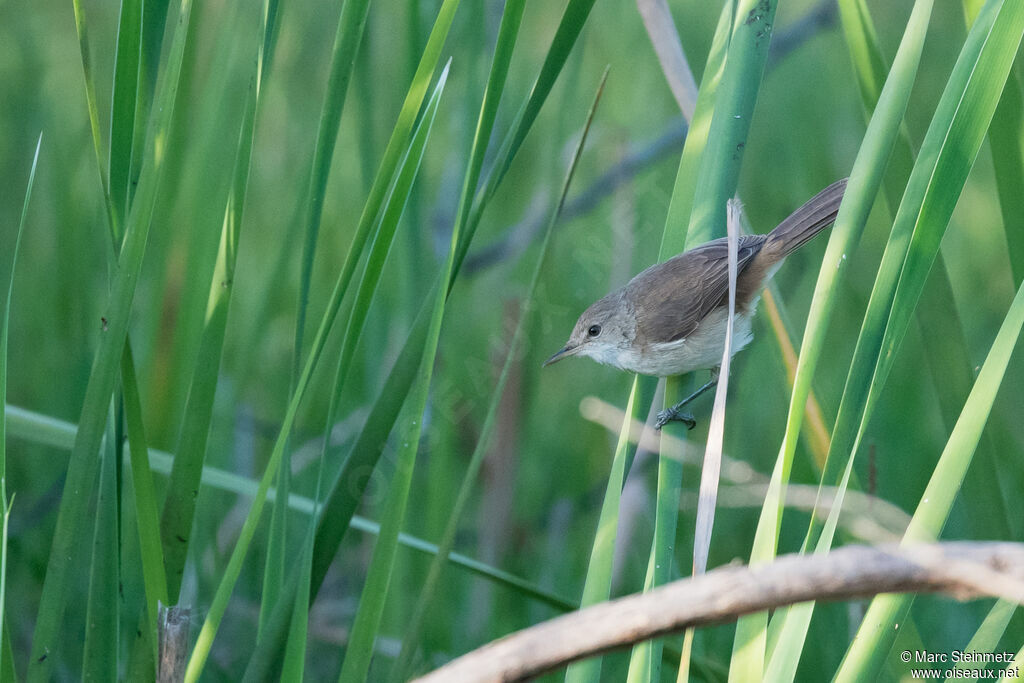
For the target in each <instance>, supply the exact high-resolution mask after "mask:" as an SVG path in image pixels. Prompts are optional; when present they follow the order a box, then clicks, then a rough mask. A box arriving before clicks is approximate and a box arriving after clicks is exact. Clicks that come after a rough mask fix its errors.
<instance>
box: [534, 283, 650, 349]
mask: <svg viewBox="0 0 1024 683" xmlns="http://www.w3.org/2000/svg"><path fill="white" fill-rule="evenodd" d="M635 338H636V316H635V314H634V312H633V309H632V306H630V305H629V301H628V300H627V299H626V297H625V294H624V292H623V290H619V291H617V292H612V293H611V294H609V295H608V296H606V297H604V298H603V299H601V300H599V301H597V302H595V303H594V304H593V305H591V306H590V308H588V309H587V310H585V311H584V312H583V315H581V316H580V317H579V320H577V321H576V326H575V327H573V330H572V334H570V335H569V341H567V342H566V344H565V346H564V347H563V348H562V349H561V350H559V351H558V352H557V353H556V354H554V355H553V356H551V358H548V359H547V360H546V361H544V365H545V366H548V365H551V364H552V363H557V362H558V361H560V360H562V359H563V358H567V357H569V356H589V357H590V358H592V359H594V360H596V361H597V362H598V363H604V364H605V365H612V366H614V367H617V368H622V367H623V364H622V361H623V360H624V359H623V358H622V355H623V354H626V353H628V352H629V350H630V349H631V348H632V345H633V340H634V339H635Z"/></svg>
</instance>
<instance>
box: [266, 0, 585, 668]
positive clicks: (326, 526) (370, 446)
mask: <svg viewBox="0 0 1024 683" xmlns="http://www.w3.org/2000/svg"><path fill="white" fill-rule="evenodd" d="M593 2H594V0H569V4H568V5H567V6H566V10H565V12H564V13H563V15H562V20H561V22H560V23H559V27H558V28H557V29H556V31H555V37H554V39H553V40H552V43H551V47H550V48H549V50H548V53H547V56H546V57H545V60H544V64H543V65H542V67H541V72H540V75H539V76H538V78H537V81H536V82H535V84H534V87H533V89H532V90H531V93H530V97H529V99H528V100H527V102H526V104H525V105H524V106H523V108H522V110H521V111H520V114H519V115H518V116H517V117H516V119H515V122H514V124H513V126H512V129H511V131H510V132H509V134H508V136H507V137H506V139H505V141H504V142H503V143H502V145H501V147H500V148H499V151H498V153H497V155H496V161H495V163H494V165H493V166H492V168H491V170H490V171H489V173H488V175H487V177H486V179H485V180H484V181H483V183H482V186H481V189H480V190H479V191H478V192H477V194H476V196H475V198H474V199H473V202H472V205H471V207H470V206H469V205H468V202H469V198H470V197H472V191H473V188H474V187H476V186H477V180H478V179H479V173H480V170H481V169H482V167H483V157H484V154H485V152H486V142H487V140H489V139H490V134H491V132H492V130H493V127H494V120H495V117H496V115H497V106H498V102H499V101H500V98H501V92H502V91H503V89H504V82H505V76H506V75H507V73H508V66H509V65H508V63H501V62H497V61H495V62H492V68H491V73H490V76H489V78H488V85H487V90H486V91H485V94H484V103H483V105H482V106H481V114H480V118H479V120H478V122H477V129H476V133H475V134H474V145H473V147H472V151H471V158H470V163H469V169H470V171H467V176H466V182H464V184H463V193H462V197H461V199H460V203H459V206H460V208H459V210H458V212H457V214H456V215H457V219H456V225H458V226H460V227H459V228H458V229H457V230H456V231H455V232H457V233H458V234H459V235H460V236H461V237H460V243H459V247H458V249H457V251H456V255H455V261H454V263H453V265H452V271H451V277H450V278H449V280H448V281H447V282H446V283H442V282H437V283H435V285H434V288H444V289H445V290H446V293H447V294H446V295H449V294H450V293H451V288H452V286H453V285H454V282H455V278H456V276H457V273H458V270H459V267H460V266H461V263H462V261H463V259H464V258H465V255H466V252H467V251H468V249H469V244H470V242H471V240H472V237H473V235H474V233H475V231H476V228H477V226H478V225H479V222H480V219H481V217H482V215H483V212H484V209H485V208H486V207H487V203H488V202H489V201H490V198H491V197H492V196H493V194H494V192H495V191H496V190H497V187H498V186H499V185H500V183H501V180H502V179H503V178H504V175H505V173H506V172H507V171H508V169H509V167H510V166H511V163H512V158H513V157H514V155H515V153H516V152H517V151H518V149H519V146H520V145H521V143H522V140H523V139H525V137H526V133H527V132H528V131H529V128H530V127H531V126H532V124H533V122H534V121H535V120H536V115H537V113H539V111H540V108H541V106H542V105H543V102H544V100H545V99H546V98H547V96H548V94H549V93H550V92H551V88H552V87H553V86H554V81H555V80H556V79H557V76H558V74H559V72H560V71H561V68H562V66H563V65H564V64H565V60H566V59H567V58H568V55H569V53H570V51H571V50H572V47H573V45H574V44H575V41H576V38H577V37H578V36H579V32H580V30H582V28H583V22H584V21H585V20H586V17H587V14H588V13H589V11H590V7H591V6H592V5H593ZM442 9H443V8H442ZM463 223H464V224H465V225H464V226H463ZM434 292H435V290H434V289H433V288H432V289H431V293H430V294H428V296H427V299H426V302H431V301H433V296H434ZM426 302H425V303H424V305H423V307H422V308H421V309H420V312H419V314H418V315H417V317H416V319H415V320H414V322H413V324H412V329H411V330H410V332H409V334H408V336H407V339H406V341H405V344H404V346H403V347H402V350H401V352H400V353H399V356H398V359H397V360H396V361H395V364H394V365H393V366H392V368H391V371H390V373H389V374H388V377H387V379H386V381H385V383H384V388H383V389H382V390H381V392H380V394H378V398H377V399H376V401H375V402H374V404H373V407H372V408H371V410H370V415H369V416H368V417H367V420H366V423H365V425H364V427H363V429H362V431H361V432H360V434H359V436H358V438H357V440H356V443H355V444H354V445H353V447H352V448H351V450H350V451H349V456H348V457H347V458H346V459H345V461H344V463H343V465H342V469H341V471H340V472H339V473H338V475H336V476H335V478H334V481H333V483H332V486H331V488H330V490H329V492H328V494H327V497H326V499H325V503H324V512H323V514H322V515H321V520H320V523H319V528H318V530H317V538H316V545H315V548H314V558H313V580H312V582H311V588H310V597H311V599H312V598H313V597H315V595H316V593H317V591H318V590H319V589H320V585H321V583H322V582H323V578H324V576H325V575H326V572H327V568H328V567H329V566H330V564H331V561H332V560H333V559H334V555H335V554H336V552H337V549H338V547H339V545H340V544H341V539H342V537H343V536H344V534H345V532H346V531H347V529H348V526H349V520H351V519H352V516H353V514H354V513H355V508H356V506H357V505H358V503H359V500H360V499H361V497H362V487H363V486H365V484H366V483H367V478H366V477H364V476H362V475H360V476H358V477H352V476H351V473H352V472H357V473H365V472H367V471H372V470H373V466H374V465H375V464H376V462H377V459H378V458H379V457H380V452H381V449H382V448H383V444H384V443H385V442H386V441H387V438H388V436H389V435H390V433H391V431H392V427H393V426H394V423H395V420H396V419H397V418H398V412H399V410H400V408H401V406H402V403H403V400H404V397H405V396H407V395H408V393H409V389H410V387H411V386H412V383H413V381H414V379H415V377H416V372H417V370H418V369H419V363H420V360H421V359H422V353H421V351H422V348H423V344H424V343H425V342H426V338H427V325H428V323H429V321H430V312H431V308H430V305H429V303H426ZM350 482H354V484H355V486H354V487H352V488H350V487H349V486H348V485H347V484H348V483H350ZM342 483H346V485H342ZM296 589H297V581H296V580H295V579H294V578H293V580H291V581H290V582H289V586H288V588H287V590H289V591H290V590H296ZM285 595H286V597H287V594H285ZM285 602H287V603H288V605H289V606H290V604H291V603H290V601H288V600H287V599H285ZM289 614H290V611H289V609H286V608H282V607H281V606H280V605H279V607H278V608H277V609H276V610H275V615H274V617H273V618H272V620H271V621H272V626H270V627H268V629H267V631H268V634H267V635H266V637H261V639H260V640H259V642H258V645H257V648H256V652H255V656H254V658H253V659H252V660H251V661H250V663H249V667H248V668H247V671H246V678H247V679H248V680H263V679H266V678H268V677H270V676H271V674H270V673H268V672H269V671H270V669H271V668H272V667H273V662H272V661H271V657H272V654H271V653H273V652H275V651H276V650H277V649H278V648H279V647H280V643H282V642H283V639H284V637H285V630H286V628H287V619H288V615H289Z"/></svg>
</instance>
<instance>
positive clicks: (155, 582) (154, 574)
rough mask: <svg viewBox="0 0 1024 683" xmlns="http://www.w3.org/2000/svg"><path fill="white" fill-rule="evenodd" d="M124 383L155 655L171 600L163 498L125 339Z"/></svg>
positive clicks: (149, 623)
mask: <svg viewBox="0 0 1024 683" xmlns="http://www.w3.org/2000/svg"><path fill="white" fill-rule="evenodd" d="M121 386H122V391H123V394H124V418H125V425H126V431H127V433H128V444H129V449H128V450H129V459H130V462H131V471H132V492H133V493H134V499H133V502H134V504H135V517H136V527H137V528H138V532H139V551H140V553H141V555H142V575H143V582H144V584H145V589H146V615H147V617H148V620H147V627H148V629H149V636H150V638H149V642H150V643H151V645H152V647H153V654H154V657H155V656H156V646H157V643H158V642H159V641H158V640H157V624H158V619H159V614H160V605H166V604H167V575H166V574H165V573H164V554H163V549H162V548H161V547H160V514H159V502H158V499H157V495H156V490H155V489H154V487H153V477H152V476H151V474H150V473H151V468H150V463H149V457H148V454H149V449H148V448H147V447H146V433H145V429H144V426H143V423H142V409H141V398H140V397H139V387H138V383H137V382H136V379H135V361H134V359H133V358H132V349H131V345H130V344H128V343H125V347H124V351H123V353H122V354H121ZM154 661H155V659H154Z"/></svg>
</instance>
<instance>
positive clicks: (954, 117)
mask: <svg viewBox="0 0 1024 683" xmlns="http://www.w3.org/2000/svg"><path fill="white" fill-rule="evenodd" d="M998 9H999V7H998V5H996V4H995V3H990V4H988V5H986V8H985V10H984V12H983V15H982V16H981V17H979V19H978V22H976V24H975V26H974V28H973V29H972V32H971V34H970V35H969V36H968V42H967V43H966V44H965V47H964V50H963V51H962V53H961V58H960V60H958V63H957V67H956V68H955V69H954V74H953V76H951V78H950V83H949V85H947V89H946V92H945V93H944V94H943V101H942V102H940V105H939V108H938V110H937V112H936V116H935V118H934V119H933V122H932V126H931V127H930V128H929V135H928V136H927V137H926V139H925V144H924V146H923V147H922V150H921V155H920V157H919V161H918V163H917V164H916V165H915V167H914V171H913V174H912V176H911V183H910V185H908V189H907V194H906V195H905V196H904V201H903V203H902V204H901V206H900V212H899V213H898V214H897V218H896V223H895V224H894V227H893V236H892V237H891V238H890V242H889V244H888V245H887V247H886V255H885V256H883V264H882V267H881V268H880V270H879V278H878V280H877V281H876V286H875V291H874V292H873V293H872V303H874V304H875V305H874V306H873V305H872V303H869V307H868V314H867V315H866V316H865V323H864V327H863V328H862V332H861V339H859V340H858V348H857V351H855V357H854V365H853V367H852V368H851V371H850V376H849V377H848V380H847V391H844V396H843V402H842V403H841V404H840V418H839V419H838V420H837V428H836V432H835V437H834V439H833V444H832V446H833V448H834V449H837V448H838V449H841V450H846V449H847V448H849V449H850V450H849V453H850V455H849V457H848V459H847V464H846V467H845V472H844V473H843V475H842V483H841V485H840V496H841V495H842V491H843V490H844V489H845V486H846V482H848V480H849V477H850V473H851V470H852V463H853V457H854V454H855V452H856V449H857V444H858V443H859V440H860V438H861V435H862V434H863V432H864V429H865V428H866V423H867V420H868V419H869V418H870V414H871V410H872V407H873V405H874V401H876V400H877V395H878V390H879V388H880V387H881V385H882V384H884V381H885V378H886V377H887V374H888V369H889V368H890V367H891V359H892V357H893V356H894V355H895V354H894V351H895V349H894V348H891V350H890V351H886V350H885V348H881V347H882V345H883V344H884V343H885V339H886V337H888V336H889V335H890V334H891V331H890V329H891V327H892V320H893V317H894V316H897V317H898V318H899V319H900V320H901V321H902V322H900V323H898V324H900V325H902V329H903V331H905V329H906V324H907V323H908V322H909V315H910V313H911V312H912V311H913V310H914V308H915V304H916V299H915V300H913V301H907V300H906V297H902V298H901V299H895V298H893V299H890V297H895V296H896V295H897V294H898V293H899V292H900V288H902V287H905V283H904V281H903V276H902V275H900V276H899V286H897V280H896V279H897V273H898V271H899V263H898V259H899V258H901V257H902V254H903V253H906V254H907V257H906V258H907V263H906V264H904V265H903V269H904V272H906V268H907V264H909V263H910V262H911V260H912V259H913V260H915V261H919V259H920V258H921V257H922V254H921V251H922V250H921V248H920V247H915V244H916V243H918V242H919V241H920V240H921V239H922V238H921V237H920V234H921V233H922V232H929V233H931V236H930V237H928V238H926V239H934V240H935V242H934V247H935V250H937V247H938V241H937V240H938V239H940V238H941V234H942V232H943V231H944V230H945V226H946V224H947V222H948V220H949V216H950V214H951V213H952V209H953V206H954V205H955V202H956V199H957V197H958V196H959V193H960V189H961V188H962V186H963V182H964V180H965V179H966V176H967V173H968V171H969V170H970V167H971V165H972V164H973V161H974V159H975V157H976V155H977V150H978V147H980V143H981V140H982V139H983V137H984V134H985V130H986V129H987V127H988V123H989V120H990V119H991V116H992V110H993V109H994V107H995V99H998V94H999V91H1000V90H1001V89H1002V83H1003V82H1004V81H1005V78H1006V73H1008V70H1009V64H1008V63H1007V64H1006V66H1005V71H1004V72H1001V71H1000V69H999V67H998V66H994V65H993V64H992V58H993V51H994V50H998V49H1008V48H1007V45H1006V41H1012V40H1013V32H1012V30H1010V31H1007V30H1006V29H1005V28H1004V30H1003V32H1002V35H1001V36H994V35H993V34H992V31H994V30H995V25H994V24H993V18H994V16H995V12H996V11H997V10H998ZM1004 21H1005V20H1004ZM1003 26H1004V27H1005V26H1006V24H1005V23H1004V24H1003ZM994 37H995V38H996V41H995V42H993V38H994ZM972 38H973V40H972ZM1016 40H1017V42H1018V43H1019V40H1020V34H1019V33H1017V34H1016ZM1000 42H1001V43H1002V44H1000ZM1014 45H1016V43H1014ZM1015 51H1016V50H1015V48H1014V50H1013V52H1015ZM986 60H987V61H986ZM979 73H980V74H985V76H983V77H982V78H981V79H978V80H976V75H977V74H979ZM1000 73H1002V76H1001V78H1002V80H999V79H1000ZM993 79H994V80H993ZM979 83H980V84H979ZM986 88H987V89H989V90H988V91H987V92H986V90H985V89H986ZM993 91H994V93H993ZM979 92H980V94H979ZM986 102H988V105H986V104H985V103H986ZM943 103H945V106H944V104H943ZM979 107H980V108H981V113H980V115H979V114H978V112H977V111H976V110H977V108H979ZM972 112H973V116H972ZM986 112H987V113H986ZM965 128H966V129H967V130H966V131H965ZM943 171H945V173H944V172H943ZM950 176H951V177H950ZM915 178H917V183H918V184H917V185H915ZM925 183H927V185H925ZM936 192H937V193H939V195H940V197H939V199H938V200H936V194H935V193H936ZM936 213H937V214H938V215H933V214H936ZM901 221H902V223H901ZM915 223H916V225H915ZM911 229H913V231H914V232H913V236H908V235H907V233H909V232H910V231H911ZM936 233H937V234H936ZM908 239H909V241H910V245H909V250H908V247H907V246H906V242H907V241H908ZM900 244H902V245H903V246H902V247H900V246H896V247H895V248H893V249H890V248H891V247H893V245H900ZM935 253H936V252H935V251H932V252H931V256H932V258H934V256H935ZM887 257H888V258H887ZM925 258H927V255H925ZM930 263H931V261H930V260H929V261H928V264H929V265H930ZM926 276H927V268H924V270H923V271H922V270H921V269H920V267H919V268H918V269H917V271H916V276H915V277H916V278H917V281H916V285H914V286H916V287H918V289H917V291H918V293H920V287H921V286H923V283H924V279H925V277H926ZM883 278H885V279H883ZM881 283H884V285H883V284H881ZM882 286H884V287H886V288H887V289H888V291H889V292H890V294H888V295H881V297H885V298H884V299H883V298H881V297H879V296H876V295H878V294H879V292H880V291H884V290H882ZM893 290H895V293H893ZM890 300H891V301H892V303H891V304H890V306H891V311H892V312H891V313H888V315H889V318H890V322H889V324H888V326H887V327H886V332H885V335H886V337H882V332H881V324H882V319H883V316H885V315H886V314H887V311H885V310H882V306H881V305H879V304H880V303H882V302H883V301H885V302H888V301H890ZM897 306H899V307H900V312H899V313H897ZM869 320H873V321H874V323H873V324H869ZM871 330H874V332H871ZM872 335H873V339H874V341H871V339H872ZM862 344H863V345H862ZM874 352H878V354H879V355H878V357H877V360H874V359H873V358H872V356H871V354H872V353H874ZM872 362H874V363H875V368H874V377H872V378H871V379H870V384H869V383H868V381H867V378H866V375H867V373H869V372H870V371H871V369H870V367H869V366H870V364H871V363H872ZM858 368H859V374H855V372H856V371H857V369H858ZM861 377H863V378H864V379H863V380H855V379H854V378H861ZM855 381H856V382H857V383H856V384H854V382H855ZM851 386H853V387H854V389H853V390H852V391H850V387H851ZM865 395H866V396H865ZM851 396H853V397H854V398H853V399H852V400H853V401H856V403H853V405H854V406H855V408H854V410H856V409H857V408H860V409H861V410H863V413H862V415H861V416H860V426H859V427H858V429H857V431H856V434H855V435H854V434H851V431H852V427H853V423H854V421H855V420H856V419H857V418H856V416H855V415H854V416H852V417H851V416H850V415H849V414H848V413H847V412H846V411H844V405H846V408H849V407H850V404H848V403H847V401H848V400H850V399H851ZM844 418H850V419H849V420H848V421H845V420H844ZM841 427H842V429H841ZM851 440H852V446H851V445H850V441H851ZM837 444H838V446H837ZM972 453H973V449H972ZM832 462H833V463H834V459H833V460H832ZM833 476H834V475H833ZM829 480H830V478H829V475H828V470H827V471H826V476H825V477H823V479H822V481H823V482H828V481H829ZM837 516H838V509H834V510H833V511H832V512H831V513H830V515H829V518H828V521H827V523H826V526H825V528H824V529H823V530H822V532H821V535H820V537H819V539H818V542H817V551H818V552H827V550H828V548H829V547H830V546H831V542H832V536H833V533H834V529H835V525H836V518H837ZM813 530H814V518H813V517H812V527H811V529H810V530H809V531H808V539H807V543H808V544H810V541H811V535H812V534H813ZM812 609H813V605H812V604H807V605H802V606H799V607H796V608H793V610H792V611H793V612H794V613H800V615H801V616H800V617H799V618H800V619H801V620H802V621H803V622H804V623H803V625H802V627H801V630H802V632H803V633H805V632H806V628H807V623H806V622H808V621H809V619H810V612H811V610H812ZM786 647H793V644H792V643H789V644H788V645H786V646H785V647H784V648H779V650H780V651H784V650H785V648H786ZM886 651H887V650H886ZM795 667H796V662H795V661H790V662H789V663H788V667H787V668H788V669H789V675H790V677H791V676H792V675H793V674H795Z"/></svg>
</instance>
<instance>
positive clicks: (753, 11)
mask: <svg viewBox="0 0 1024 683" xmlns="http://www.w3.org/2000/svg"><path fill="white" fill-rule="evenodd" d="M776 5H777V3H775V2H773V1H772V0H761V1H759V2H755V1H754V0H746V1H743V2H739V3H736V4H735V12H734V14H732V16H731V20H730V26H731V28H730V29H729V31H730V37H729V40H728V45H727V47H726V48H725V49H726V50H727V52H725V53H724V54H723V57H722V59H723V60H724V65H722V66H721V67H720V70H721V77H720V82H719V83H718V85H717V87H715V88H714V105H713V114H712V115H711V117H710V122H709V125H708V128H707V133H706V141H704V146H705V147H704V150H703V152H702V153H701V155H700V162H699V165H696V166H695V170H696V180H695V181H686V182H687V183H689V182H693V183H694V184H693V188H694V189H693V194H692V200H691V201H692V203H691V204H690V208H689V211H688V212H686V213H687V215H686V216H685V221H684V222H681V223H679V225H687V226H688V227H687V230H686V234H685V242H686V246H687V247H692V246H696V245H698V244H702V243H703V242H706V241H708V240H709V239H711V238H712V237H713V236H717V235H720V234H721V233H722V232H723V231H724V227H725V203H726V201H728V199H729V198H730V197H732V195H733V193H734V192H735V190H736V184H737V181H738V178H739V169H740V163H741V160H742V158H743V147H744V146H745V144H746V137H747V134H748V132H749V130H750V121H751V117H752V116H753V112H754V104H755V103H756V101H757V94H758V91H759V89H760V84H761V77H762V75H763V73H764V66H765V61H766V58H767V55H768V45H769V43H770V41H771V33H772V24H773V23H774V19H775V8H776ZM713 46H714V44H713ZM713 49H714V47H713ZM716 61H717V60H715V59H713V58H710V57H709V59H708V65H709V66H708V67H707V68H706V71H708V70H710V68H711V65H712V64H715V62H716ZM710 73H711V74H712V78H713V79H715V78H716V77H717V72H716V71H710ZM701 99H702V98H701V97H700V96H699V95H698V101H697V106H696V110H695V114H694V125H693V126H691V128H690V131H689V134H688V135H687V144H686V146H689V144H690V142H689V140H690V138H691V137H697V138H698V139H699V138H700V137H703V136H702V135H701V132H699V130H698V128H697V122H698V119H697V114H698V113H703V112H702V111H701ZM694 144H697V143H694ZM683 154H684V157H685V155H686V148H685V147H684V152H683ZM683 161H686V159H685V158H684V160H683ZM682 163H683V162H681V169H680V171H681V172H682ZM679 183H680V180H679V178H678V177H677V187H676V189H675V190H674V191H673V199H672V201H671V202H670V205H669V217H670V221H671V219H672V218H673V217H675V216H678V215H679V213H677V212H681V211H683V210H684V207H686V204H687V202H688V199H689V196H690V193H689V191H688V190H686V191H684V193H683V194H682V195H681V196H680V198H679V200H678V201H679V202H680V204H679V206H678V208H677V207H676V202H677V200H676V192H679V191H680V190H681V188H680V187H679ZM684 187H685V186H684ZM672 230H673V226H672V223H667V224H666V228H665V235H664V237H663V238H662V245H661V252H660V254H659V260H660V261H663V260H666V259H667V258H669V257H670V256H672V255H674V254H676V253H678V252H679V251H682V250H681V249H678V248H677V247H678V246H680V245H679V242H681V241H682V239H683V238H682V236H679V237H675V238H673V237H670V234H671V232H672ZM682 394H683V384H682V382H681V380H680V378H669V379H668V380H667V381H666V384H665V405H666V407H668V406H671V405H674V404H675V403H676V402H678V401H679V400H680V399H681V398H682ZM666 427H667V430H664V433H665V434H666V435H673V434H676V435H678V434H680V433H681V432H680V430H681V426H680V425H677V424H669V425H666ZM669 448H670V446H669V445H668V441H667V440H666V439H664V438H663V439H662V457H661V459H660V461H659V463H658V493H657V503H656V509H655V523H654V524H655V531H654V539H653V541H652V547H651V560H650V563H649V570H650V571H649V573H648V576H647V580H646V581H645V585H644V589H645V590H649V589H650V588H652V587H654V586H657V585H661V584H664V583H665V582H667V581H668V580H669V578H670V577H671V575H672V560H673V555H674V553H673V549H674V546H675V537H676V523H677V521H678V517H679V494H680V491H681V489H682V486H681V482H682V463H681V462H680V461H679V460H678V459H676V458H672V457H666V455H667V451H668V450H669ZM662 647H663V643H662V641H661V640H660V639H658V640H654V641H649V642H646V643H643V644H642V645H638V646H637V647H635V648H634V649H633V656H632V659H631V661H630V680H631V681H635V680H641V679H645V678H654V679H657V678H659V677H660V672H661V652H662Z"/></svg>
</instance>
